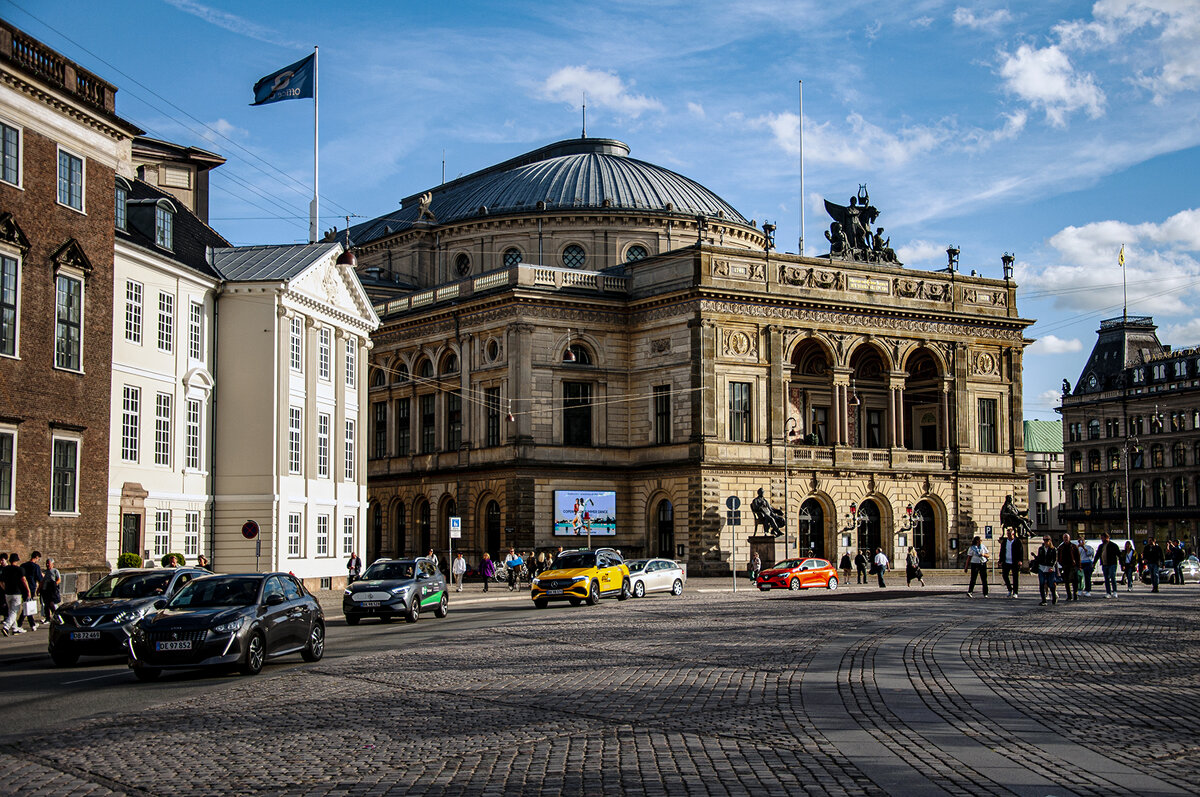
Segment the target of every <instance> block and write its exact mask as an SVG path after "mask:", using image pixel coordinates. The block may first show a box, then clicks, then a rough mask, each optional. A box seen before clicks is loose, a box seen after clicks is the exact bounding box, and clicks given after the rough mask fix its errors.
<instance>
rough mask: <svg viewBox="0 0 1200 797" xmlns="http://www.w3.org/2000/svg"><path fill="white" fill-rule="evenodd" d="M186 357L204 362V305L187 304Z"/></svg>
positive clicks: (199, 303)
mask: <svg viewBox="0 0 1200 797" xmlns="http://www.w3.org/2000/svg"><path fill="white" fill-rule="evenodd" d="M188 357H189V358H191V359H192V360H195V361H196V362H204V304H203V303H202V302H194V301H193V302H188Z"/></svg>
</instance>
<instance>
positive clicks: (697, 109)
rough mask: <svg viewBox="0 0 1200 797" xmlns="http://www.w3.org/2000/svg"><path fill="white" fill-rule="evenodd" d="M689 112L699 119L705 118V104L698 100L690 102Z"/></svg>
mask: <svg viewBox="0 0 1200 797" xmlns="http://www.w3.org/2000/svg"><path fill="white" fill-rule="evenodd" d="M687 109H688V113H690V114H691V115H692V116H695V117H697V118H699V119H703V118H704V106H703V105H701V104H700V103H698V102H689V103H688V104H687Z"/></svg>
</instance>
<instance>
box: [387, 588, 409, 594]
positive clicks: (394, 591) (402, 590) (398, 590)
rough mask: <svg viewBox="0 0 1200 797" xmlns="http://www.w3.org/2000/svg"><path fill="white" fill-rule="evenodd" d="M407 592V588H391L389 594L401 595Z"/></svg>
mask: <svg viewBox="0 0 1200 797" xmlns="http://www.w3.org/2000/svg"><path fill="white" fill-rule="evenodd" d="M407 591H408V587H392V589H391V593H392V594H393V595H403V594H404V593H405V592H407Z"/></svg>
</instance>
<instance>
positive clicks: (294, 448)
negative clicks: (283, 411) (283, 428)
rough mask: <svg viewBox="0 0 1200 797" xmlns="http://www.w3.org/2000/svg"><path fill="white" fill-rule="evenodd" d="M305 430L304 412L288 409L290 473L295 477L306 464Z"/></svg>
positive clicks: (296, 408)
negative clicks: (303, 436)
mask: <svg viewBox="0 0 1200 797" xmlns="http://www.w3.org/2000/svg"><path fill="white" fill-rule="evenodd" d="M303 429H304V412H303V410H301V409H300V408H299V407H288V473H290V474H293V475H295V474H298V473H300V472H301V469H302V467H303V464H304V446H303V440H302V435H303Z"/></svg>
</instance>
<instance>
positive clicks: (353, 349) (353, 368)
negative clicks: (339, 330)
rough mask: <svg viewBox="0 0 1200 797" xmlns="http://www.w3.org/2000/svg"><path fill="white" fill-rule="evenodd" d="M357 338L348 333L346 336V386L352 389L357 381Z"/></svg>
mask: <svg viewBox="0 0 1200 797" xmlns="http://www.w3.org/2000/svg"><path fill="white" fill-rule="evenodd" d="M357 355H358V338H356V337H355V336H354V335H350V336H349V337H347V338H346V387H348V388H350V389H351V390H353V389H354V387H355V385H356V384H357V382H358V375H357V370H358V356H357Z"/></svg>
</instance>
